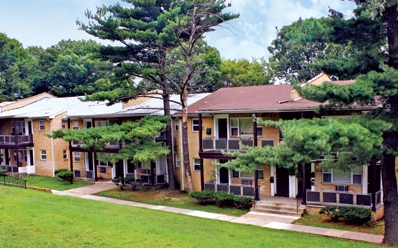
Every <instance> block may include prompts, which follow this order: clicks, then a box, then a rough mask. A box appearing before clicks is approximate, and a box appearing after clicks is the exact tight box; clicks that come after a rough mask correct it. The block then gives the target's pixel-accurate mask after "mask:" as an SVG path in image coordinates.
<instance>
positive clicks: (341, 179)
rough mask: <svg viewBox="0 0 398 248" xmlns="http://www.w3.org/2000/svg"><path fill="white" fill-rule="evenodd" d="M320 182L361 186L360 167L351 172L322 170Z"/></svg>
mask: <svg viewBox="0 0 398 248" xmlns="http://www.w3.org/2000/svg"><path fill="white" fill-rule="evenodd" d="M322 182H324V183H343V184H362V166H358V167H356V168H354V169H352V170H351V172H350V171H342V170H339V169H322Z"/></svg>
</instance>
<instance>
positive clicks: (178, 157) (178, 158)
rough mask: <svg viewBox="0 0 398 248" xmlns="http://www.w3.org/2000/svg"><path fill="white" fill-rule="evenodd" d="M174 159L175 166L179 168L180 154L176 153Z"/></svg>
mask: <svg viewBox="0 0 398 248" xmlns="http://www.w3.org/2000/svg"><path fill="white" fill-rule="evenodd" d="M175 161H176V167H177V168H179V167H180V166H181V161H180V156H178V155H176V156H175Z"/></svg>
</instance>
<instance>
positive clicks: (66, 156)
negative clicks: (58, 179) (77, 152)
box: [62, 150, 69, 160]
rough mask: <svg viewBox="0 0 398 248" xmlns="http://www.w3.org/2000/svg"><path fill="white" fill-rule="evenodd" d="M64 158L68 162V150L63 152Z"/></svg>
mask: <svg viewBox="0 0 398 248" xmlns="http://www.w3.org/2000/svg"><path fill="white" fill-rule="evenodd" d="M62 157H63V158H64V160H68V157H69V156H68V150H62Z"/></svg>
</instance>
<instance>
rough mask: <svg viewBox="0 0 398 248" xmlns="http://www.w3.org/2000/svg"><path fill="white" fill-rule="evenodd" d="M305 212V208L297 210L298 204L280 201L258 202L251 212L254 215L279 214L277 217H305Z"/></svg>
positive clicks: (300, 206)
mask: <svg viewBox="0 0 398 248" xmlns="http://www.w3.org/2000/svg"><path fill="white" fill-rule="evenodd" d="M304 211H305V206H303V205H299V207H298V208H297V203H295V204H293V203H287V202H278V201H265V200H262V201H257V202H256V203H255V204H254V205H253V207H252V208H251V209H250V212H254V213H267V214H277V215H288V216H296V217H301V216H303V214H304Z"/></svg>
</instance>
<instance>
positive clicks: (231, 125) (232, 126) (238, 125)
mask: <svg viewBox="0 0 398 248" xmlns="http://www.w3.org/2000/svg"><path fill="white" fill-rule="evenodd" d="M241 120H252V118H250V117H233V118H229V133H230V136H235V137H244V136H253V135H254V133H253V128H251V131H250V133H245V134H241ZM233 122H236V123H233ZM252 126H253V125H252ZM233 129H235V130H236V134H234V132H233ZM261 136H263V127H262V126H257V137H261Z"/></svg>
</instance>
